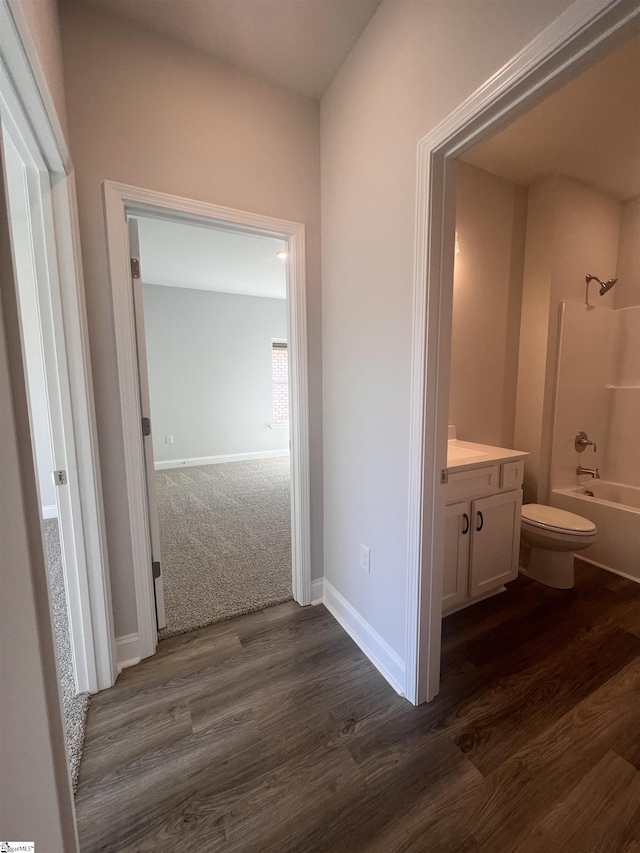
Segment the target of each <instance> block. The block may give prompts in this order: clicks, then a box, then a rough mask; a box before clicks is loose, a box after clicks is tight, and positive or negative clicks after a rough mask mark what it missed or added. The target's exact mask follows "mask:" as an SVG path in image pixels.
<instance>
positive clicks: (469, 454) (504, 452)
mask: <svg viewBox="0 0 640 853" xmlns="http://www.w3.org/2000/svg"><path fill="white" fill-rule="evenodd" d="M528 455H529V454H528V453H525V451H523V450H509V449H508V448H507V447H492V446H491V445H489V444H476V443H475V442H473V441H459V440H458V439H450V440H449V441H448V442H447V470H448V471H466V470H468V469H470V468H476V467H479V466H484V465H493V464H495V463H496V462H513V461H515V460H516V459H524V457H525V456H528Z"/></svg>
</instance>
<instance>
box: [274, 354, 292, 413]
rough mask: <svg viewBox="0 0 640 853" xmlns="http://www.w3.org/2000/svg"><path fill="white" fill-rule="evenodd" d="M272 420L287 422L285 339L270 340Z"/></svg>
mask: <svg viewBox="0 0 640 853" xmlns="http://www.w3.org/2000/svg"><path fill="white" fill-rule="evenodd" d="M271 371H272V377H273V421H274V423H276V424H288V423H289V351H288V349H287V342H286V341H271Z"/></svg>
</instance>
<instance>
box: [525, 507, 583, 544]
mask: <svg viewBox="0 0 640 853" xmlns="http://www.w3.org/2000/svg"><path fill="white" fill-rule="evenodd" d="M522 524H523V525H524V526H526V527H529V528H530V529H531V530H536V531H539V532H541V533H542V532H544V531H548V532H549V533H555V534H563V533H564V534H567V535H569V536H571V537H574V536H577V537H582V536H584V537H592V536H593V534H594V533H596V530H597V528H596V526H595V524H594V523H593V522H592V521H589V519H588V518H583V517H582V516H581V515H576V514H575V513H573V512H567V511H566V510H564V509H558V508H557V507H554V506H545V505H544V504H524V506H523V507H522Z"/></svg>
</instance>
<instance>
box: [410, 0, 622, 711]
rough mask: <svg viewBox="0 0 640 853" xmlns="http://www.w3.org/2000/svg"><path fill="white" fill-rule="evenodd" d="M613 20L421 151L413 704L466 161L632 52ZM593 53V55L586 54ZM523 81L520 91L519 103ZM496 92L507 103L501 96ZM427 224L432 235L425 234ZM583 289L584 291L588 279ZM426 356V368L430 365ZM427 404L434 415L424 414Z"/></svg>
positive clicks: (437, 552)
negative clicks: (594, 70) (611, 58)
mask: <svg viewBox="0 0 640 853" xmlns="http://www.w3.org/2000/svg"><path fill="white" fill-rule="evenodd" d="M613 18H614V19H608V20H607V23H606V26H605V24H604V22H602V21H598V20H595V19H594V20H591V21H590V22H588V26H587V29H586V30H584V29H583V30H581V38H583V41H582V43H581V44H582V47H581V48H580V50H578V49H577V47H576V46H575V41H573V39H574V38H575V36H574V34H573V29H574V27H575V22H572V21H570V20H569V19H568V18H565V19H564V20H563V19H562V18H561V19H560V20H559V21H558V22H556V24H554V25H553V26H552V29H554V30H555V32H554V36H553V37H554V38H556V39H558V40H559V41H560V42H566V44H568V45H573V47H570V48H569V50H570V51H571V50H575V52H574V54H573V59H571V60H568V61H567V62H563V63H560V62H559V61H558V60H557V58H556V59H554V58H552V57H551V55H550V54H549V53H547V49H546V48H545V47H544V45H542V44H536V45H533V46H530V48H529V50H528V52H529V53H530V54H531V55H530V56H529V58H528V60H527V61H528V62H529V65H528V66H526V63H524V60H523V59H522V56H520V57H518V58H516V60H514V63H513V64H512V67H507V69H504V70H503V72H501V75H502V77H503V79H502V80H501V82H500V83H499V81H498V79H497V78H496V79H494V80H492V81H490V82H489V84H487V86H486V87H485V89H484V90H480V92H479V93H476V95H475V96H474V97H473V98H472V99H470V100H469V101H468V102H467V103H466V104H465V105H463V107H461V109H460V111H459V112H458V113H457V114H454V115H453V116H452V117H451V118H450V119H449V120H448V121H446V122H444V123H443V125H441V127H440V128H438V129H436V130H435V131H434V132H433V133H432V134H431V135H430V136H429V137H427V138H426V139H425V140H424V141H423V142H422V143H421V144H420V149H419V150H420V166H419V173H418V181H419V188H418V189H419V205H418V209H419V214H418V244H417V261H416V270H417V272H416V289H417V294H418V298H417V302H416V311H415V314H414V316H415V318H416V327H415V336H414V337H415V342H416V346H415V358H416V361H415V365H416V372H415V377H416V380H415V382H414V392H415V393H414V401H415V407H414V417H413V424H414V434H413V441H412V444H413V447H414V458H415V461H416V466H415V470H416V472H417V473H416V475H415V478H414V482H413V484H412V490H411V513H410V517H411V518H412V523H411V533H410V567H409V568H410V584H409V596H408V598H409V609H408V638H407V647H408V648H409V649H410V652H409V654H408V659H407V669H408V682H407V695H408V696H409V697H410V698H412V699H413V701H415V702H417V703H419V702H422V701H429V700H430V699H432V698H433V697H434V696H435V695H436V694H437V692H438V690H439V682H440V648H441V620H442V571H441V566H442V563H443V554H444V536H443V531H444V510H445V494H444V491H445V490H444V489H443V488H442V486H443V485H446V481H447V428H448V422H449V418H448V411H449V396H450V391H451V385H450V375H451V356H452V350H451V343H452V329H451V316H452V314H453V310H454V302H453V300H454V292H453V282H454V270H455V267H456V262H457V259H458V258H459V259H460V260H459V262H458V264H459V270H458V271H460V268H461V265H462V264H464V262H465V261H464V252H465V249H464V245H465V244H464V235H463V234H462V233H458V235H457V245H458V251H459V254H458V255H457V256H456V254H455V251H456V248H455V244H456V235H455V231H456V227H455V226H456V217H455V207H456V190H457V185H458V180H457V179H458V174H459V173H463V172H464V171H465V169H466V168H467V165H470V164H465V163H462V164H461V163H459V161H460V160H464V159H465V157H466V156H467V155H468V154H469V152H471V151H472V149H473V148H474V146H476V145H478V144H482V143H483V142H484V141H486V142H487V144H490V142H491V138H496V137H497V135H498V133H499V132H501V131H504V129H505V118H506V116H509V117H511V119H512V123H513V122H516V121H517V120H518V119H522V118H523V117H524V118H526V115H525V111H531V110H534V109H535V108H536V107H537V106H538V105H539V104H540V103H541V101H542V100H543V98H544V97H554V93H558V92H559V90H560V89H561V87H564V86H567V87H568V86H570V85H571V81H572V80H573V79H574V78H575V77H577V75H578V74H580V73H581V72H588V70H589V68H591V66H595V65H596V64H597V63H598V62H599V61H600V60H601V59H602V58H603V56H605V57H606V55H607V54H610V53H612V52H613V51H614V50H615V49H616V48H619V47H622V49H624V42H625V41H628V40H629V38H633V28H632V23H631V19H632V18H633V16H625V15H624V14H623V13H621V12H619V14H618V16H617V18H616V16H613ZM587 32H588V36H587V35H586V33H587ZM613 33H615V37H614V36H613V35H612V34H613ZM550 39H551V35H550ZM587 43H588V44H589V49H588V50H584V47H585V45H586V44H587ZM525 66H526V69H527V70H525ZM532 68H535V69H536V71H535V73H533V72H531V69H532ZM543 68H544V69H545V70H544V73H543V72H542V69H543ZM499 76H500V75H499ZM516 81H518V83H517V85H518V87H519V88H518V94H517V96H516ZM498 91H500V99H499V98H498V96H497V94H496V93H497V92H498ZM556 96H557V95H556ZM631 112H632V113H633V111H631ZM480 117H481V119H480ZM480 124H481V125H482V127H480ZM492 128H494V130H493V133H492ZM507 130H508V127H507ZM570 153H571V152H569V156H570ZM475 168H477V167H475ZM427 222H428V223H429V229H428V231H427V230H426V228H425V227H424V226H423V224H422V223H427ZM468 245H470V244H468ZM467 256H469V252H468V253H467ZM472 265H473V264H471V266H472ZM584 272H585V273H586V272H589V270H584ZM512 273H513V270H510V269H509V270H507V279H508V278H509V275H510V274H512ZM484 274H485V275H486V276H487V278H490V276H491V274H492V267H489V268H488V269H485V270H484ZM581 287H582V289H583V288H584V278H582V283H581ZM503 307H504V308H505V309H506V316H507V317H508V316H509V312H511V315H512V316H513V315H515V314H517V305H516V304H513V303H512V304H511V305H509V303H507V305H506V306H503ZM521 308H522V306H520V310H521ZM494 319H495V318H494ZM508 332H509V330H507V334H506V338H505V340H506V341H507V343H508V344H509V345H510V346H513V345H514V336H513V335H509V333H508ZM518 343H519V342H518ZM483 344H484V346H485V348H486V349H490V348H491V346H492V344H493V341H492V339H491V337H487V338H485V340H484V342H483ZM518 351H519V346H518ZM425 353H426V361H425V362H423V361H422V359H423V358H424V356H425ZM507 368H508V369H509V370H510V374H509V380H508V381H509V382H510V383H511V387H513V379H514V375H513V362H508V361H507ZM550 369H551V371H552V373H553V369H552V368H550ZM509 370H508V371H507V372H509ZM545 371H546V368H545ZM489 381H492V380H491V378H489ZM503 381H504V377H500V378H499V379H498V380H497V381H496V384H498V385H499V384H500V382H503ZM427 399H428V400H429V406H425V400H427ZM509 418H512V419H513V411H512V412H511V413H508V414H505V413H504V412H503V413H502V417H498V419H497V421H498V422H499V423H498V428H499V429H504V428H505V424H506V423H507V421H508V420H509ZM547 429H548V427H547ZM500 440H501V441H502V440H503V439H502V438H501V439H500ZM523 449H526V448H523ZM414 632H415V633H414ZM416 636H417V637H418V638H419V639H418V642H417V644H415V643H414V640H413V638H414V637H416Z"/></svg>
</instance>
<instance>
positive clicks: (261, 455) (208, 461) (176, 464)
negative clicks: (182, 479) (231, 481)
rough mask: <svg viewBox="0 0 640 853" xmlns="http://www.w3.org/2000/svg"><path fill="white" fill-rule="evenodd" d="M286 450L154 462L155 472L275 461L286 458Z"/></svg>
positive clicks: (256, 451)
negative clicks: (266, 460) (256, 460)
mask: <svg viewBox="0 0 640 853" xmlns="http://www.w3.org/2000/svg"><path fill="white" fill-rule="evenodd" d="M288 455H289V451H288V450H255V451H252V452H250V453H226V454H224V455H222V456H192V457H190V458H187V459H166V460H164V461H163V462H155V463H154V468H155V469H156V471H166V470H167V469H168V468H193V467H195V466H196V465H221V464H223V463H225V462H247V461H248V460H250V459H276V458H278V457H280V456H288Z"/></svg>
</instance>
